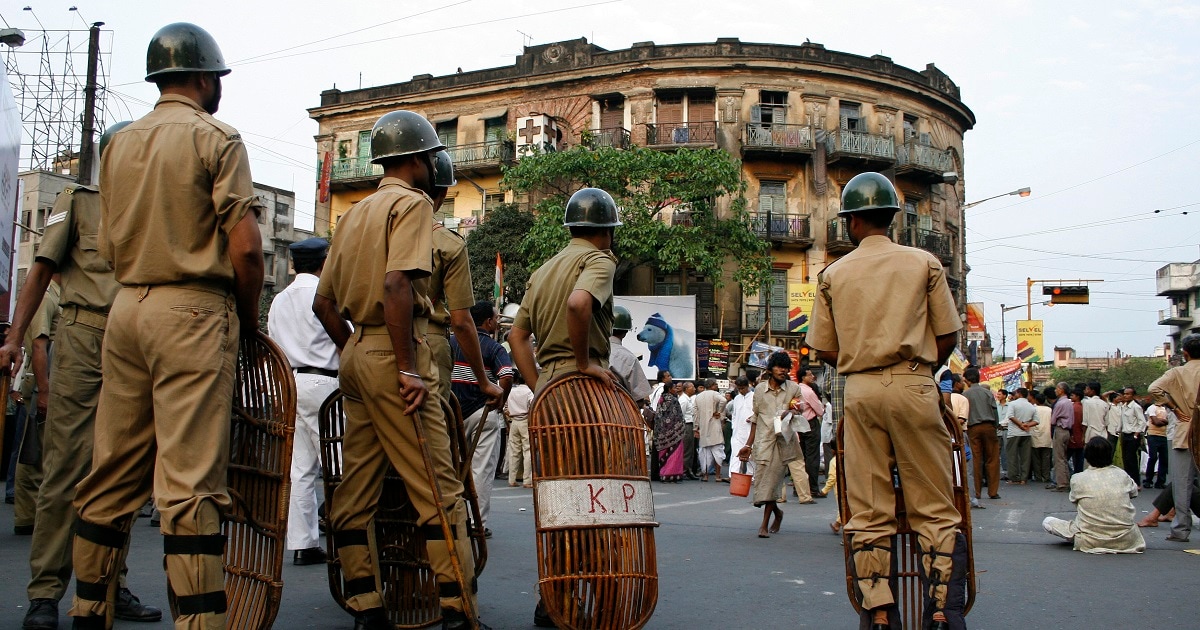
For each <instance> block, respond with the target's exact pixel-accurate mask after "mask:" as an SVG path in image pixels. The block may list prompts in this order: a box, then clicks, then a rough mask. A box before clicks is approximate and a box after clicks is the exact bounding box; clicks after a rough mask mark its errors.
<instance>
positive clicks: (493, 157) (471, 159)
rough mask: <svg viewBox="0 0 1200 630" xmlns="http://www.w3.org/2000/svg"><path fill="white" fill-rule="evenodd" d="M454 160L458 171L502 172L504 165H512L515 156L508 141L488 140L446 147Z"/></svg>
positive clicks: (455, 168) (511, 144)
mask: <svg viewBox="0 0 1200 630" xmlns="http://www.w3.org/2000/svg"><path fill="white" fill-rule="evenodd" d="M446 150H447V151H449V152H450V157H451V159H453V160H454V170H456V171H478V172H488V171H491V172H497V173H498V172H500V166H501V165H502V164H510V163H512V161H513V157H514V155H515V151H514V147H513V143H512V142H509V141H508V140H487V141H484V142H472V143H471V144H459V145H455V146H452V147H446Z"/></svg>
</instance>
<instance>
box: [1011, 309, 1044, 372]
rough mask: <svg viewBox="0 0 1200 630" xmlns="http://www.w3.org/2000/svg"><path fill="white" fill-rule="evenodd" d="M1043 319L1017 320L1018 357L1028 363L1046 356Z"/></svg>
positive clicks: (1035, 361)
mask: <svg viewBox="0 0 1200 630" xmlns="http://www.w3.org/2000/svg"><path fill="white" fill-rule="evenodd" d="M1042 331H1043V328H1042V320H1040V319H1019V320H1017V359H1018V360H1019V361H1025V362H1027V363H1030V362H1031V363H1037V362H1039V361H1042V360H1043V359H1042V357H1044V356H1046V353H1045V351H1044V346H1043V345H1042Z"/></svg>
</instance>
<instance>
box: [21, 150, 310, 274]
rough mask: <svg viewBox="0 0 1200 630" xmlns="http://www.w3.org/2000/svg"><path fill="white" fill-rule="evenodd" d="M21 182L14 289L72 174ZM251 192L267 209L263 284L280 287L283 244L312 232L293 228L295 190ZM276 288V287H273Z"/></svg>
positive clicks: (32, 175)
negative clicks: (55, 203)
mask: <svg viewBox="0 0 1200 630" xmlns="http://www.w3.org/2000/svg"><path fill="white" fill-rule="evenodd" d="M18 177H19V180H20V182H21V200H20V204H21V205H20V208H19V209H18V211H17V222H18V223H19V225H18V226H17V237H16V242H17V257H16V266H17V284H16V286H17V290H18V291H20V288H21V287H22V286H24V285H25V276H26V275H28V274H29V267H30V265H32V264H33V257H34V254H35V253H36V252H37V247H38V244H40V243H41V242H42V230H43V229H45V227H46V218H47V217H48V216H49V215H50V212H51V211H52V210H53V209H54V200H55V198H57V197H58V195H59V193H61V192H62V191H63V190H65V189H66V188H67V186H69V185H71V184H74V183H75V176H74V175H68V174H59V173H53V172H50V171H42V170H37V171H25V172H23V173H20V174H19V175H18ZM254 192H255V193H257V194H258V196H259V197H262V199H263V202H264V204H265V205H266V207H267V209H266V212H264V213H263V214H262V216H260V217H259V218H258V223H259V229H260V231H261V232H262V241H263V257H264V259H265V260H264V262H265V265H266V278H265V280H264V284H265V285H266V286H267V287H268V288H272V287H278V288H279V289H282V288H283V287H285V286H287V284H288V282H290V281H291V278H292V275H293V274H292V273H291V270H290V268H289V264H288V260H289V259H288V249H287V246H288V245H290V244H292V243H294V242H296V241H299V240H303V239H306V238H309V237H310V236H312V235H313V233H312V232H310V231H308V230H301V229H296V228H295V218H296V217H295V213H296V193H294V192H292V191H290V190H282V189H279V188H275V187H273V186H267V185H265V184H254ZM277 290H278V289H277Z"/></svg>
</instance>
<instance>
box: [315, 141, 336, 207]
mask: <svg viewBox="0 0 1200 630" xmlns="http://www.w3.org/2000/svg"><path fill="white" fill-rule="evenodd" d="M332 176H333V153H332V152H330V151H326V152H325V159H323V160H321V179H319V180H317V202H319V203H326V202H328V201H329V180H330V178H331V177H332Z"/></svg>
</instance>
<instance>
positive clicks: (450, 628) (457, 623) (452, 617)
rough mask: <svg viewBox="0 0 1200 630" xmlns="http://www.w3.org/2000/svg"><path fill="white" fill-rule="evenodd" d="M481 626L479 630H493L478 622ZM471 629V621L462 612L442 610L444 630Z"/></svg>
mask: <svg viewBox="0 0 1200 630" xmlns="http://www.w3.org/2000/svg"><path fill="white" fill-rule="evenodd" d="M476 623H478V624H479V630H492V629H491V628H490V627H489V626H488V625H487V624H485V623H483V622H482V621H478V620H476ZM470 627H471V623H470V621H468V620H467V616H466V615H465V614H463V612H462V611H461V610H455V609H453V608H443V609H442V630H469V628H470Z"/></svg>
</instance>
